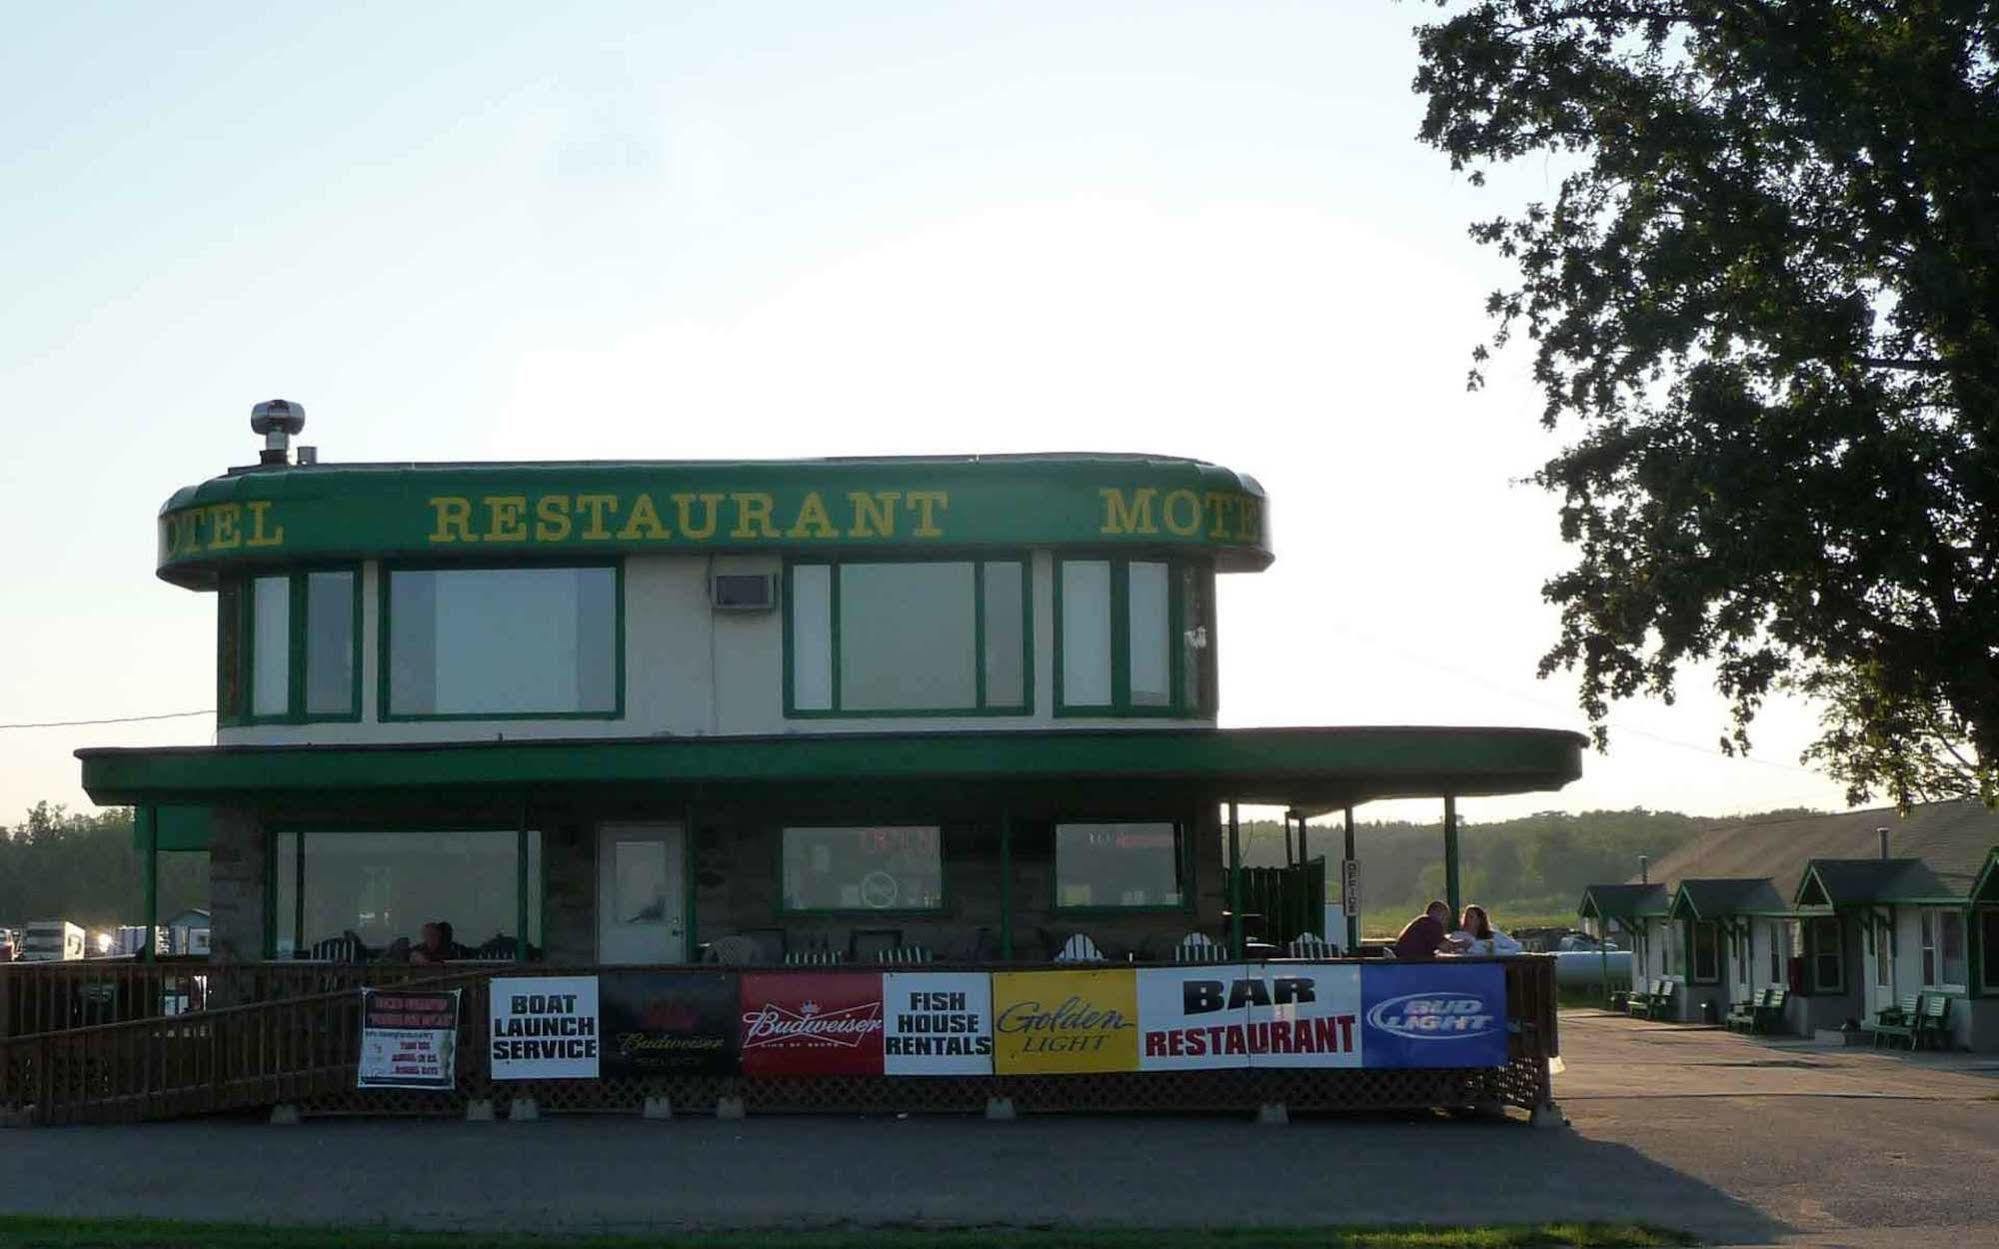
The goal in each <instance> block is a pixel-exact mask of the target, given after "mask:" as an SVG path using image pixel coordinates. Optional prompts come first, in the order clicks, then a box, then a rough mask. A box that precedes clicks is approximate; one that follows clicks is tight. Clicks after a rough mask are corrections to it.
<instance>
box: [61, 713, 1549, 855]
mask: <svg viewBox="0 0 1999 1249" xmlns="http://www.w3.org/2000/svg"><path fill="white" fill-rule="evenodd" d="M1584 744H1585V743H1584V739H1583V738H1582V737H1581V736H1580V735H1579V734H1575V733H1569V732H1562V731H1557V730H1550V729H1512V728H1404V727H1393V728H1268V729H1137V728H1132V729H1047V730H1020V731H994V732H977V733H938V732H902V733H822V734H813V735H805V734H798V735H785V736H780V737H694V738H686V737H682V738H618V739H612V740H594V741H591V740H581V741H579V740H575V739H566V740H542V741H534V742H521V741H495V742H465V743H452V744H432V743H423V744H407V745H381V746H206V747H161V748H149V749H94V750H79V751H78V752H77V757H78V758H79V759H81V760H82V761H83V787H84V789H85V791H86V792H88V793H89V794H90V796H91V798H92V799H93V800H95V801H97V802H99V803H103V804H110V803H155V804H165V805H164V806H163V808H162V809H171V807H172V806H173V805H175V804H203V805H228V804H230V803H238V802H258V801H260V800H265V799H279V798H283V797H285V796H287V795H320V796H325V795H339V796H342V797H345V798H348V799H356V798H365V797H366V796H367V795H370V794H379V795H384V796H388V795H394V794H398V793H413V792H420V793H425V794H433V795H435V794H441V793H449V792H461V793H462V792H466V791H476V792H478V793H481V794H486V795H491V794H494V793H519V794H526V793H536V794H541V793H546V792H548V791H550V790H568V791H588V790H590V789H593V788H615V789H617V790H620V791H624V792H632V791H645V792H652V793H667V792H673V791H676V790H682V791H684V790H691V789H693V788H696V787H698V788H700V789H701V790H703V791H704V792H740V793H744V794H751V795H758V794H765V793H769V792H770V791H771V790H772V788H773V787H784V786H794V785H797V786H810V785H819V786H825V785H840V786H847V787H851V786H855V785H864V784H873V785H878V786H886V785H902V784H921V783H948V784H952V785H983V786H995V787H1001V786H1015V785H1022V786H1031V785H1037V784H1040V785H1061V784H1065V783H1072V782H1094V783H1111V784H1134V785H1149V784H1171V785H1173V786H1174V787H1175V788H1176V790H1178V791H1179V792H1183V793H1186V794H1189V795H1192V796H1198V797H1201V798H1213V799H1215V800H1218V801H1239V802H1246V803H1258V804H1263V803H1267V804H1270V805H1288V806H1293V807H1299V808H1314V807H1316V808H1319V809H1326V808H1331V807H1337V806H1345V805H1353V804H1357V803H1362V802H1368V801H1373V800H1375V799H1382V798H1411V797H1428V796H1440V795H1444V794H1452V795H1456V796H1459V797H1476V796H1481V795H1488V794H1516V793H1531V792H1535V791H1541V790H1553V789H1559V788H1561V787H1562V786H1563V785H1566V784H1568V783H1569V782H1570V781H1573V780H1575V779H1576V778H1577V777H1579V776H1580V775H1581V774H1582V750H1583V746H1584ZM203 844H206V843H205V840H204V842H203Z"/></svg>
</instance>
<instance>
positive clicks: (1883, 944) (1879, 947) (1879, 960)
mask: <svg viewBox="0 0 1999 1249" xmlns="http://www.w3.org/2000/svg"><path fill="white" fill-rule="evenodd" d="M1870 931H1871V933H1872V935H1873V937H1874V985H1875V987H1876V988H1878V989H1886V990H1888V991H1890V992H1893V991H1894V988H1895V928H1894V922H1893V921H1892V920H1890V919H1889V918H1888V917H1887V916H1885V915H1876V916H1874V923H1873V926H1872V928H1871V929H1870Z"/></svg>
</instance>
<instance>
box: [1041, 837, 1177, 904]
mask: <svg viewBox="0 0 1999 1249" xmlns="http://www.w3.org/2000/svg"><path fill="white" fill-rule="evenodd" d="M1184 868H1185V862H1184V857H1183V855H1182V853H1181V836H1180V825H1178V824H1176V823H1174V822H1172V821H1170V820H1161V821H1152V822H1144V823H1115V824H1057V825H1056V826H1055V904H1056V905H1057V906H1058V907H1103V906H1109V907H1119V906H1179V905H1181V903H1182V901H1183V900H1184V899H1185V897H1186V892H1185V881H1184Z"/></svg>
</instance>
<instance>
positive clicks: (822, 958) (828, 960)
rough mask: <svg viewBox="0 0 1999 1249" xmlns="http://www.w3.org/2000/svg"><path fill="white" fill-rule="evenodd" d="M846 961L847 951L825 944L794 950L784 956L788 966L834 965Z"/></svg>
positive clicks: (785, 963)
mask: <svg viewBox="0 0 1999 1249" xmlns="http://www.w3.org/2000/svg"><path fill="white" fill-rule="evenodd" d="M846 961H847V954H846V951H844V950H835V949H833V948H832V947H830V946H823V945H822V946H815V947H813V948H811V949H807V950H792V951H790V952H789V953H787V954H786V955H785V956H784V965H785V966H786V967H833V966H837V965H838V964H840V963H844V962H846Z"/></svg>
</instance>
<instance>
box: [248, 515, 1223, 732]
mask: <svg viewBox="0 0 1999 1249" xmlns="http://www.w3.org/2000/svg"><path fill="white" fill-rule="evenodd" d="M711 564H712V566H713V569H714V570H715V571H719V572H725V573H726V572H740V573H758V572H769V573H776V572H778V571H780V570H781V567H782V561H781V560H780V559H778V558H777V557H775V556H756V555H739V556H728V555H719V556H713V557H706V556H633V557H630V558H628V559H627V560H626V561H625V709H624V714H623V715H622V716H620V717H618V718H616V719H588V720H537V719H520V720H423V721H391V722H387V723H384V722H383V721H382V720H381V719H380V717H379V708H378V706H377V692H378V673H379V671H380V658H381V657H380V655H379V654H378V642H379V632H380V630H379V628H378V625H379V623H380V595H379V592H378V585H379V576H380V570H379V566H378V565H377V564H375V563H373V562H370V563H368V564H367V565H365V566H364V567H363V569H362V590H361V719H360V720H359V721H357V722H321V723H312V724H255V725H242V726H236V727H228V728H222V729H220V730H218V732H217V734H216V740H217V741H218V743H220V744H222V745H298V744H312V745H329V746H330V745H360V744H370V745H372V744H380V743H385V742H463V741H493V740H496V739H500V738H505V739H508V740H518V739H523V738H527V739H557V738H569V739H574V738H593V737H653V736H673V737H682V736H707V735H728V736H755V735H778V734H816V733H881V732H890V731H896V730H921V731H923V732H954V731H966V730H975V731H993V730H1008V729H1047V728H1058V727H1059V728H1068V729H1075V728H1094V727H1115V728H1121V729H1132V730H1137V731H1142V730H1145V729H1156V728H1169V727H1185V726H1189V725H1196V726H1201V725H1209V726H1211V725H1213V724H1214V720H1213V719H1212V718H1172V719H1168V718H1160V717H1133V718H1128V719H1119V718H1088V719H1084V718H1076V717H1070V716H1064V717H1062V718H1060V719H1057V718H1056V716H1055V707H1054V672H1055V669H1054V657H1055V650H1054V642H1053V639H1054V636H1055V592H1054V568H1055V562H1054V557H1053V555H1052V554H1051V553H1050V552H1048V551H1035V552H1033V553H1032V557H1031V565H1030V567H1031V577H1032V586H1033V606H1034V644H1033V652H1032V653H1033V662H1034V708H1033V712H1032V714H1030V715H1008V716H966V717H921V718H915V719H910V718H882V717H857V718H853V719H844V718H843V719H828V718H812V719H798V720H793V719H787V718H786V717H785V714H784V617H783V614H782V613H783V610H784V609H783V607H782V606H781V605H780V607H779V608H778V610H776V611H768V612H718V611H715V610H714V609H713V608H712V607H711V606H710V605H709V602H708V577H709V574H710V567H711ZM1219 633H1220V630H1219V629H1215V630H1211V631H1210V636H1211V637H1214V636H1218V635H1219ZM1207 659H1208V662H1210V663H1214V662H1216V658H1215V651H1213V650H1210V651H1208V652H1207Z"/></svg>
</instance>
